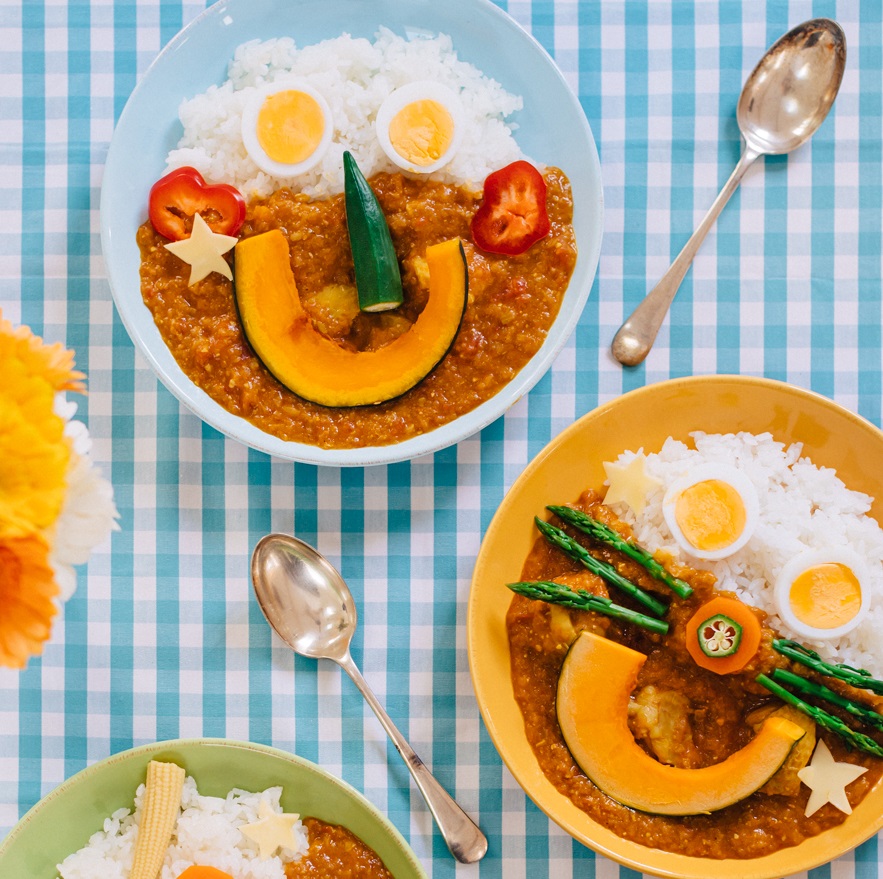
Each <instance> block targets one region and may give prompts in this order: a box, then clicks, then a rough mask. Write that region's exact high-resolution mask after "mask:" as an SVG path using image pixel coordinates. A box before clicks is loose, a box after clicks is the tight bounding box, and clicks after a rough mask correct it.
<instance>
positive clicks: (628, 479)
mask: <svg viewBox="0 0 883 879" xmlns="http://www.w3.org/2000/svg"><path fill="white" fill-rule="evenodd" d="M646 463H647V456H646V455H645V454H644V453H643V452H638V454H637V455H635V457H634V458H632V459H631V461H629V462H628V463H627V464H616V463H611V462H610V461H605V462H604V472H605V473H606V474H607V485H608V486H609V487H608V489H607V494H605V495H604V503H605V504H616V503H619V502H620V501H621V502H622V503H625V504H628V506H629V507H631V508H632V510H634V513H635V515H636V516H640V515H641V513H643V512H644V507H645V506H646V504H647V495H648V494H650V492H651V491H653V489H654V488H659V486H661V485H662V482H661V481H660V480H658V479H657V478H656V477H655V476H651V475H650V474H649V473H648V472H647V469H646V467H645V465H646Z"/></svg>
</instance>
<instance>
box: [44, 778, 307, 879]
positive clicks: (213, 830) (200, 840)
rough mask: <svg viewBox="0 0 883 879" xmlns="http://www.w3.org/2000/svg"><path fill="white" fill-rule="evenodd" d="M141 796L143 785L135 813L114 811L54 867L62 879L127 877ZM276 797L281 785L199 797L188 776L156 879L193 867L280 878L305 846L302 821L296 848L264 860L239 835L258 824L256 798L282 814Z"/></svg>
mask: <svg viewBox="0 0 883 879" xmlns="http://www.w3.org/2000/svg"><path fill="white" fill-rule="evenodd" d="M143 795H144V785H143V784H142V785H141V786H140V787H139V788H138V791H137V792H136V794H135V811H134V812H130V810H129V809H119V810H117V811H116V812H114V813H113V815H111V816H110V817H109V818H107V819H106V820H105V822H104V829H103V830H100V831H98V832H97V833H95V834H93V835H92V837H91V838H90V839H89V842H88V844H87V845H86V846H85V847H84V848H81V849H80V850H79V851H78V852H75V853H74V854H72V855H69V856H68V857H67V858H65V860H64V861H63V862H62V863H61V864H59V865H58V872H59V875H60V876H61V877H62V879H127V877H128V876H129V873H130V872H131V869H132V861H133V859H134V856H135V840H136V839H137V837H138V824H139V822H140V820H141V801H142V798H143ZM281 795H282V788H281V787H271V788H268V789H267V790H265V791H263V792H261V793H249V792H248V791H242V790H231V791H230V793H228V794H227V796H226V797H204V796H201V795H200V794H199V792H198V791H197V789H196V782H195V781H194V780H193V779H192V778H190V777H189V776H188V777H187V779H186V780H185V782H184V791H183V793H182V795H181V809H182V811H181V813H180V815H179V816H178V822H177V825H176V827H175V831H174V833H173V835H172V843H171V845H170V846H169V850H168V852H167V853H166V859H165V861H164V862H163V867H162V870H161V871H160V873H159V879H177V877H178V876H180V875H181V873H183V872H184V870H186V869H187V867H190V866H193V865H194V864H201V865H203V866H207V867H216V868H217V869H219V870H225V871H226V872H228V873H230V874H231V875H233V876H235V877H236V879H284V877H285V870H284V864H285V863H287V862H289V861H293V860H296V859H298V858H300V857H301V856H302V855H303V854H304V852H306V850H307V848H308V847H309V843H308V840H307V833H306V829H305V827H304V826H303V823H302V822H300V821H298V822H297V824H295V834H296V836H297V838H298V840H299V845H298V848H297V849H296V850H289V849H282V850H281V851H280V854H279V855H278V856H276V857H272V858H268V859H267V860H265V861H262V860H261V859H260V858H259V856H258V847H257V845H256V844H255V843H254V842H252V841H251V840H250V839H248V838H247V837H245V836H243V835H242V833H240V831H239V827H240V826H241V825H242V824H250V823H252V822H254V821H257V820H258V807H259V805H260V802H261V800H266V801H267V803H269V805H270V806H271V807H272V808H273V811H274V812H281V811H282V808H281V806H280V805H279V797H280V796H281Z"/></svg>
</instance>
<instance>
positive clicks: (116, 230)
mask: <svg viewBox="0 0 883 879" xmlns="http://www.w3.org/2000/svg"><path fill="white" fill-rule="evenodd" d="M381 26H385V27H388V28H390V29H391V30H392V31H394V32H395V33H397V34H399V35H402V36H407V35H408V34H410V33H413V32H418V33H425V32H427V31H428V32H430V33H446V34H449V35H450V36H451V38H452V39H453V43H454V48H455V50H456V51H457V53H458V56H459V57H460V58H461V59H462V60H464V61H469V62H471V63H473V64H475V65H476V66H477V67H479V68H480V69H481V70H482V71H484V73H486V74H487V75H488V76H491V77H493V78H494V79H496V80H498V81H499V82H500V83H501V84H502V85H503V86H504V87H505V88H506V89H507V90H508V91H510V92H514V93H516V94H520V95H522V96H523V97H524V110H522V111H521V112H519V113H518V114H516V115H515V116H513V117H512V121H514V122H516V123H517V125H518V129H517V131H516V138H517V140H518V143H519V145H520V146H521V149H522V150H523V151H524V153H525V154H526V155H528V156H533V157H535V158H536V159H537V160H538V161H542V162H544V163H545V164H549V165H557V166H558V167H560V168H562V169H563V170H564V172H565V173H566V174H567V175H568V177H569V178H570V182H571V185H572V187H573V199H574V223H573V225H574V230H575V232H576V240H577V246H578V248H579V256H578V258H577V263H576V269H575V271H574V274H573V277H572V279H571V282H570V286H569V288H568V290H567V292H566V294H565V296H564V301H563V302H562V305H561V310H560V312H559V314H558V318H557V319H556V321H555V323H554V325H553V326H552V328H551V330H550V331H549V334H548V336H547V338H546V341H545V343H544V344H543V346H542V348H540V350H539V351H538V352H537V354H536V355H535V356H534V357H533V358H532V359H531V361H530V362H529V363H528V364H527V365H526V366H525V367H524V369H522V370H521V372H520V373H518V375H517V376H516V377H515V378H514V379H513V380H512V381H511V382H510V383H509V384H508V385H507V386H506V387H505V388H503V389H502V390H501V391H500V392H499V393H498V394H497V395H496V396H495V397H492V398H491V399H490V400H488V401H487V402H485V403H483V404H482V405H481V406H478V407H477V408H476V409H474V410H472V411H471V412H469V413H467V414H466V415H463V416H461V417H460V418H457V419H456V420H455V421H452V422H450V423H449V424H446V425H444V426H442V427H439V428H438V429H436V430H433V431H431V432H430V433H426V434H423V435H421V436H418V437H414V438H413V439H409V440H406V441H404V442H401V443H397V444H395V445H389V446H371V447H367V448H361V449H320V448H318V447H316V446H310V445H305V444H303V443H295V442H286V441H284V440H281V439H278V438H277V437H274V436H271V435H270V434H267V433H264V431H262V430H260V429H259V428H257V427H255V426H254V425H253V424H251V423H249V422H248V421H246V420H244V419H242V418H240V417H238V416H236V415H233V414H231V413H230V412H228V411H227V410H226V409H224V408H223V407H222V406H220V405H219V404H218V403H216V402H215V401H214V400H212V399H211V398H210V397H209V396H208V395H207V394H206V393H205V392H203V391H202V390H200V389H199V388H198V387H196V385H194V384H193V382H192V381H191V380H190V379H189V378H187V376H186V375H185V374H184V373H183V371H182V370H181V368H180V367H179V366H178V364H177V363H176V362H175V359H174V358H173V357H172V355H171V353H170V352H169V350H168V348H167V347H166V345H165V342H163V340H162V338H161V336H160V334H159V331H158V330H157V328H156V325H155V324H154V322H153V317H152V315H151V314H150V312H149V310H148V309H147V307H146V306H145V305H144V303H143V301H142V299H141V290H140V279H139V274H138V269H139V265H140V255H139V253H138V246H137V244H136V243H135V233H136V231H137V229H138V227H139V226H140V225H141V224H142V223H143V222H144V220H145V219H146V218H147V194H148V192H149V190H150V187H151V186H152V185H153V183H154V182H155V181H156V180H157V179H158V178H159V177H161V176H162V174H163V173H164V170H165V157H166V155H167V153H168V152H169V150H170V149H172V148H173V147H174V146H175V145H176V143H177V141H178V139H179V138H180V136H181V133H182V130H181V125H180V122H179V121H178V107H179V105H180V103H181V101H182V100H183V99H185V98H189V97H192V96H193V95H194V94H197V93H199V92H202V91H205V89H207V88H208V87H209V86H210V85H213V84H219V83H221V82H222V81H223V80H224V79H225V78H226V68H227V62H228V61H229V59H230V58H231V57H232V56H233V51H234V49H235V48H236V47H237V46H238V45H239V44H240V43H243V42H245V41H246V40H251V39H269V38H270V37H281V36H291V37H293V38H294V39H295V41H296V43H297V44H298V45H299V46H304V45H309V44H310V43H314V42H317V41H319V40H323V39H328V38H331V37H335V36H339V35H340V34H341V33H342V32H344V31H345V32H347V33H349V34H352V35H353V36H355V37H369V38H372V37H373V36H374V35H375V34H376V32H377V30H378V28H379V27H381ZM602 215H603V198H602V191H601V169H600V165H599V162H598V152H597V150H596V148H595V142H594V139H593V138H592V132H591V130H590V128H589V124H588V122H587V121H586V117H585V114H584V113H583V111H582V108H581V107H580V104H579V101H578V100H577V98H576V96H575V95H574V94H573V92H572V91H571V90H570V87H569V86H568V85H567V83H566V82H565V80H564V78H563V76H562V75H561V72H560V71H559V70H558V68H557V67H556V66H555V64H554V62H553V61H552V59H551V58H550V57H549V56H548V54H547V53H546V52H545V50H544V49H543V48H542V47H541V46H540V44H539V43H537V42H536V40H534V39H533V37H531V36H530V35H529V34H527V33H526V32H525V31H524V30H523V29H522V28H521V27H520V26H519V25H518V24H517V23H516V22H515V21H514V20H513V19H511V18H510V17H509V16H508V15H506V14H505V13H504V12H502V11H501V10H500V9H498V8H497V7H496V6H494V5H493V4H492V3H490V2H488V0H371V2H368V0H222V2H220V3H217V4H215V5H214V6H212V7H211V8H209V9H207V10H206V11H205V12H204V13H203V14H202V15H200V16H199V17H198V18H196V19H195V20H194V21H193V22H191V24H190V25H188V27H186V28H184V30H183V31H181V33H179V34H178V35H177V36H176V37H175V38H174V39H173V40H172V41H171V42H170V43H169V45H168V46H166V48H165V49H164V50H163V51H162V52H161V53H160V54H159V55H158V56H157V58H156V60H155V61H154V62H153V64H152V65H151V67H150V69H149V70H148V71H147V73H146V75H145V76H144V79H143V80H142V81H141V82H140V83H139V85H138V86H137V88H136V89H135V90H134V92H132V96H131V97H130V98H129V101H128V103H127V104H126V107H125V109H124V110H123V113H122V115H121V116H120V120H119V123H118V125H117V128H116V131H115V132H114V136H113V140H112V142H111V145H110V151H109V152H108V156H107V165H106V167H105V171H104V182H103V185H102V190H101V244H102V248H103V250H104V259H105V263H106V265H107V273H108V278H109V279H110V286H111V290H112V292H113V297H114V300H115V302H116V306H117V309H118V310H119V313H120V316H121V317H122V319H123V323H124V324H125V325H126V329H127V330H128V331H129V335H130V336H131V337H132V340H133V341H134V342H135V344H136V345H137V347H138V348H139V350H140V351H141V352H142V354H144V356H145V357H146V358H147V360H148V362H149V363H150V365H151V367H152V368H153V370H154V371H155V372H156V374H157V376H158V377H159V378H160V380H161V381H162V382H163V384H165V386H166V387H167V388H168V389H169V390H170V391H171V392H172V393H173V394H174V395H175V396H176V397H177V398H178V399H179V400H181V402H182V403H184V404H185V405H186V406H188V407H189V408H190V409H192V410H193V412H195V413H196V414H197V415H198V416H199V417H200V418H202V419H203V420H205V421H206V422H207V423H208V424H210V425H212V427H215V428H217V429H218V430H220V431H221V432H223V433H225V434H227V435H228V436H231V437H233V438H234V439H237V440H239V441H240V442H243V443H246V444H247V445H249V446H252V447H253V448H256V449H260V450H261V451H264V452H267V453H269V454H271V455H276V456H277V457H280V458H287V459H290V460H295V461H304V462H307V463H312V464H331V465H342V466H347V465H351V466H360V465H367V464H384V463H391V462H393V461H403V460H406V459H408V458H414V457H417V456H418V455H423V454H426V453H429V452H434V451H437V450H438V449H442V448H445V447H446V446H449V445H453V444H454V443H457V442H459V441H460V440H461V439H464V438H465V437H467V436H470V435H472V434H473V433H475V432H477V431H479V430H481V429H482V428H483V427H486V426H487V425H488V424H490V422H492V421H494V420H495V419H496V418H498V417H499V416H500V415H502V414H503V413H504V412H505V411H506V410H507V409H508V408H509V407H510V406H511V405H512V404H513V403H515V402H516V401H517V400H519V399H520V398H521V396H522V395H523V394H525V393H526V392H527V391H529V390H530V389H531V388H532V387H533V386H534V385H535V384H536V383H537V381H539V379H540V378H541V377H542V375H543V374H544V373H545V372H546V370H547V369H548V368H549V366H550V365H551V363H552V360H553V359H554V358H555V356H556V354H557V353H558V351H559V350H560V349H561V347H562V346H563V345H564V343H565V342H566V341H567V339H568V338H569V336H570V334H571V333H572V332H573V330H574V328H575V326H576V323H577V321H578V320H579V317H580V314H581V313H582V309H583V306H584V305H585V302H586V299H587V298H588V295H589V291H590V289H591V286H592V281H593V279H594V277H595V271H596V269H597V266H598V255H599V252H600V248H601V229H602Z"/></svg>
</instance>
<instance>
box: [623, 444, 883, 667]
mask: <svg viewBox="0 0 883 879" xmlns="http://www.w3.org/2000/svg"><path fill="white" fill-rule="evenodd" d="M690 436H691V437H692V439H693V442H694V443H695V446H696V448H695V449H691V448H689V447H688V446H687V445H685V444H684V443H682V442H680V441H678V440H675V439H672V438H671V437H669V438H668V439H667V440H666V441H665V443H664V444H663V446H662V449H661V450H660V451H659V452H658V453H649V454H647V456H646V458H647V460H646V472H647V473H648V474H650V475H651V476H655V477H656V478H657V479H659V480H661V481H662V483H663V485H662V487H661V488H658V489H656V490H655V491H654V492H653V493H652V494H651V495H650V496H649V497H648V500H647V505H646V507H645V508H644V511H643V513H642V514H641V516H640V517H636V516H635V514H634V512H633V511H632V510H631V508H629V507H628V506H627V505H625V504H622V503H617V504H612V505H611V509H613V511H614V512H615V513H616V514H617V515H618V516H619V517H620V518H621V519H622V520H623V521H625V522H627V523H628V524H629V525H631V527H632V529H633V530H634V533H635V539H636V540H637V541H638V543H640V544H641V545H642V546H644V547H645V548H646V549H648V550H649V551H650V552H656V551H657V550H663V551H664V552H666V553H670V554H671V555H672V557H673V558H674V560H675V561H676V562H678V563H682V564H690V565H692V566H694V567H697V568H705V569H707V570H710V571H712V572H713V573H714V575H715V576H716V577H717V580H718V583H717V588H719V589H723V590H728V591H731V592H735V593H736V594H737V595H738V596H739V598H741V599H742V600H743V601H744V602H745V603H746V604H750V605H753V606H754V607H758V608H760V609H762V610H764V611H766V613H767V614H768V615H769V624H770V625H771V626H772V627H773V628H774V629H776V630H777V631H778V632H779V633H781V634H782V635H783V636H784V637H787V638H793V639H794V640H796V641H800V642H801V643H803V644H806V645H807V646H808V647H811V648H812V649H813V650H815V651H816V652H818V653H819V654H820V655H821V656H822V657H823V658H824V659H827V660H829V661H833V662H845V663H847V664H848V665H852V666H855V667H858V668H864V669H867V670H868V671H870V672H871V673H872V674H873V675H874V676H875V677H883V651H881V650H880V641H879V636H878V633H879V632H881V631H883V530H881V528H880V526H879V525H878V523H877V522H876V520H875V519H873V518H872V517H871V516H869V515H867V513H868V511H869V510H870V509H871V504H872V502H873V498H871V497H869V496H868V495H866V494H862V493H860V492H857V491H852V490H851V489H848V488H847V487H846V486H845V485H844V484H843V482H842V481H841V480H840V478H839V477H838V476H837V473H836V472H835V471H834V470H832V469H830V468H827V467H817V466H816V465H815V464H813V463H812V461H810V460H809V459H808V458H806V457H801V451H802V444H800V443H795V444H793V445H790V446H787V447H786V446H785V445H784V444H783V443H780V442H777V441H776V440H774V439H773V437H772V435H771V434H769V433H765V434H760V435H753V434H750V433H739V434H706V433H702V432H701V431H697V432H695V433H691V434H690ZM641 451H642V450H640V449H639V450H638V452H632V451H627V452H623V453H622V454H621V455H620V456H619V458H618V459H617V460H618V461H619V463H627V462H628V461H630V460H631V459H632V458H634V457H635V456H636V455H637V454H639V453H640V452H641ZM712 461H713V462H715V463H721V464H729V465H730V466H735V467H737V468H738V469H739V470H742V471H743V472H744V473H745V475H746V476H747V477H748V478H749V479H750V480H751V481H752V483H753V484H754V486H755V488H756V489H757V495H758V499H759V501H760V517H759V519H758V523H757V528H756V529H755V531H754V534H753V535H752V537H751V539H750V540H749V541H748V543H747V544H746V545H745V546H744V547H743V548H742V549H741V550H739V551H738V552H736V553H734V554H733V555H731V556H730V557H729V558H726V559H722V560H721V561H706V560H704V559H703V560H696V559H692V558H690V557H689V556H687V555H686V554H685V553H684V552H683V550H682V549H681V548H680V547H679V546H678V544H677V543H676V542H675V540H674V538H673V537H672V535H671V532H670V531H669V529H668V526H667V525H666V523H665V519H664V518H663V515H662V498H663V496H664V494H665V491H666V489H667V488H668V486H669V485H671V483H672V482H674V481H675V480H676V479H679V478H680V477H681V476H684V475H686V474H687V473H688V472H689V471H690V470H691V469H693V468H694V467H696V466H697V465H699V464H703V463H706V462H712ZM823 547H849V548H850V549H852V550H853V551H854V552H856V553H857V554H858V555H859V556H860V557H861V558H862V559H863V560H864V561H865V563H866V564H867V567H868V572H869V580H870V582H866V583H862V588H863V589H868V590H870V595H871V598H870V609H869V613H868V615H867V616H866V617H865V619H864V620H863V621H862V622H861V623H860V624H859V625H858V626H856V628H855V629H853V630H852V631H851V632H849V633H847V634H846V635H844V636H842V637H841V638H838V639H834V640H828V641H811V640H808V639H807V638H805V637H804V636H802V635H797V634H796V633H795V632H793V631H791V630H790V629H789V628H788V626H786V625H785V623H784V622H783V621H782V619H781V618H780V617H779V616H778V614H777V612H776V604H775V599H774V589H775V582H776V578H777V577H778V575H779V573H780V572H781V570H782V567H783V565H785V563H786V562H788V561H789V560H790V559H791V558H793V557H794V556H796V555H797V554H798V553H801V552H803V551H804V550H806V549H815V548H823Z"/></svg>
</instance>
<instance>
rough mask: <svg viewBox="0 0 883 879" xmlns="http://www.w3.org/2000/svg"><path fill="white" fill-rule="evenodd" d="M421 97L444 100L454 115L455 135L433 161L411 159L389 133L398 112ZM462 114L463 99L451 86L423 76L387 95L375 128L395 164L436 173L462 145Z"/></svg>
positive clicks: (446, 107)
mask: <svg viewBox="0 0 883 879" xmlns="http://www.w3.org/2000/svg"><path fill="white" fill-rule="evenodd" d="M421 100H428V101H435V102H436V103H438V104H441V106H443V107H444V108H445V109H446V110H447V111H448V113H450V114H451V119H453V121H454V136H453V137H452V138H451V143H450V144H449V145H448V148H447V150H445V152H444V153H442V155H440V156H439V157H438V159H436V160H435V161H434V162H432V163H431V164H429V165H415V164H414V163H413V162H410V161H409V160H408V159H407V158H406V157H405V156H403V155H401V154H400V153H399V152H398V150H396V148H395V146H394V145H393V143H392V141H391V139H390V136H389V126H390V123H391V122H392V120H393V119H394V118H395V116H396V114H397V113H398V112H399V111H400V110H402V109H404V108H405V107H406V106H408V104H412V103H414V102H415V101H421ZM462 117H463V114H462V111H461V109H460V99H459V98H458V97H457V95H456V94H455V93H454V92H453V91H452V90H451V89H449V88H448V87H447V86H444V85H442V84H441V83H437V82H431V81H429V80H419V81H417V82H411V83H408V84H407V85H403V86H401V87H400V88H397V89H396V90H395V91H394V92H391V93H390V94H389V95H388V96H387V97H386V99H385V100H384V102H383V103H382V104H381V105H380V109H379V110H378V111H377V117H376V119H375V121H374V128H375V131H376V132H377V140H378V142H379V144H380V147H381V149H382V150H383V152H384V153H386V155H387V157H388V158H389V160H390V161H391V162H392V163H393V164H394V165H397V166H398V167H399V168H401V169H402V170H403V171H410V172H411V173H414V174H432V172H433V171H438V170H439V169H440V168H443V167H444V166H445V165H447V164H448V162H450V161H451V159H453V158H454V155H455V154H456V152H457V150H458V149H459V147H460V141H461V140H462V137H463V118H462Z"/></svg>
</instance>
